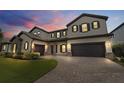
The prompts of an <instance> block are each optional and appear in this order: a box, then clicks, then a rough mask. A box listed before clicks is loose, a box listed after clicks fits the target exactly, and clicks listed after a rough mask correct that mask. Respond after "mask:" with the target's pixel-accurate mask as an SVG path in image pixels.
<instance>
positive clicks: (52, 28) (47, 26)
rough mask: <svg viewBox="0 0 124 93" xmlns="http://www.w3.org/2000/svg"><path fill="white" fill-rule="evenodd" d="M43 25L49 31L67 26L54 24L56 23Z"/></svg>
mask: <svg viewBox="0 0 124 93" xmlns="http://www.w3.org/2000/svg"><path fill="white" fill-rule="evenodd" d="M41 27H43V28H45V29H47V30H48V31H53V30H58V29H63V28H65V27H64V26H62V25H54V24H45V25H42V26H41Z"/></svg>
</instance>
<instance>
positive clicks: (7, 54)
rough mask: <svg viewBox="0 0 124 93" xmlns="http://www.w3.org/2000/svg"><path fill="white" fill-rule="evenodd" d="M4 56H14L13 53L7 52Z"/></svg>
mask: <svg viewBox="0 0 124 93" xmlns="http://www.w3.org/2000/svg"><path fill="white" fill-rule="evenodd" d="M3 56H4V57H8V58H12V57H13V53H10V52H7V53H4V54H3Z"/></svg>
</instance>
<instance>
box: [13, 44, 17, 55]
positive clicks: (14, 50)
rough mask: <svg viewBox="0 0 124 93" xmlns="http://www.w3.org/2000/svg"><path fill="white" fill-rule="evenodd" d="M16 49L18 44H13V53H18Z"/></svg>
mask: <svg viewBox="0 0 124 93" xmlns="http://www.w3.org/2000/svg"><path fill="white" fill-rule="evenodd" d="M16 49H17V44H13V51H12V52H13V53H16Z"/></svg>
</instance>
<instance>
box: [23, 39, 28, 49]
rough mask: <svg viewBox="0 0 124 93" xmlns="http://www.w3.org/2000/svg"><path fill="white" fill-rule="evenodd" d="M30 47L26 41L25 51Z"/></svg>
mask: <svg viewBox="0 0 124 93" xmlns="http://www.w3.org/2000/svg"><path fill="white" fill-rule="evenodd" d="M28 46H29V43H28V42H27V41H26V42H25V44H24V49H25V50H27V49H28Z"/></svg>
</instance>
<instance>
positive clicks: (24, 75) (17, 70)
mask: <svg viewBox="0 0 124 93" xmlns="http://www.w3.org/2000/svg"><path fill="white" fill-rule="evenodd" d="M56 65H57V61H56V60H53V59H39V60H19V59H12V58H4V57H0V82H1V83H31V82H34V81H35V80H37V79H39V78H40V77H41V76H43V75H44V74H46V73H48V72H49V71H51V70H52V69H54V68H55V67H56Z"/></svg>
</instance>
